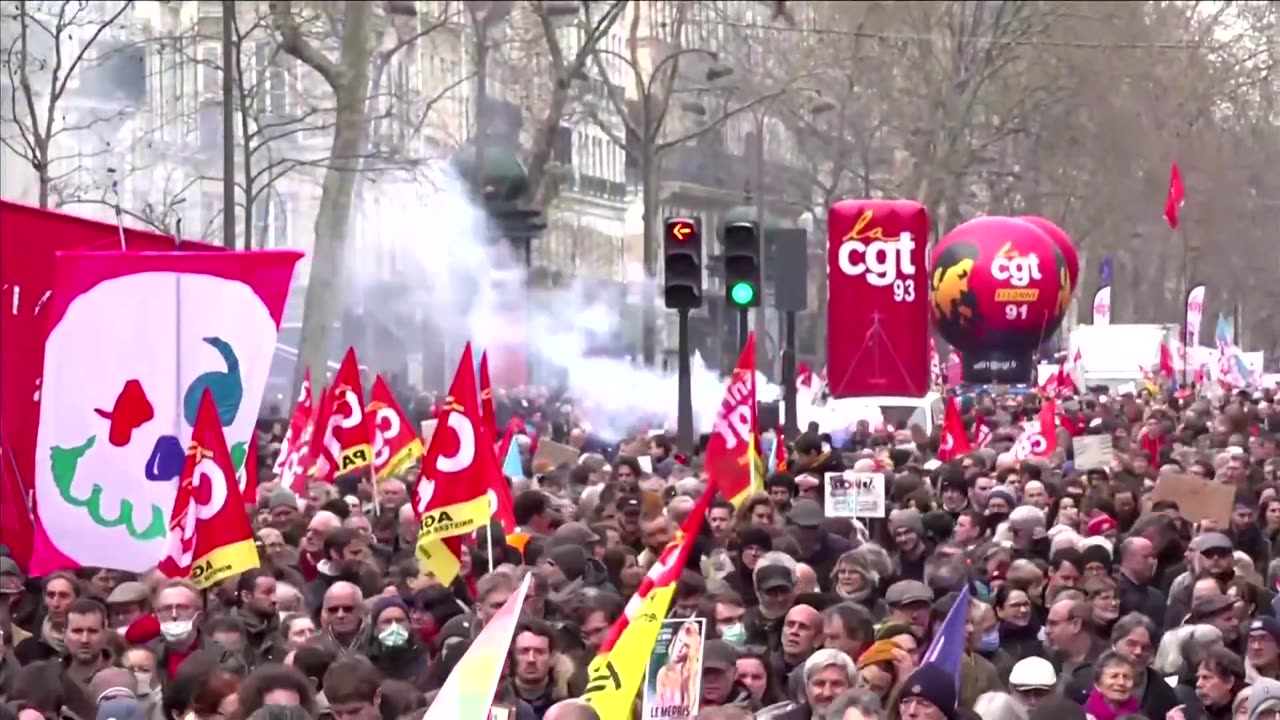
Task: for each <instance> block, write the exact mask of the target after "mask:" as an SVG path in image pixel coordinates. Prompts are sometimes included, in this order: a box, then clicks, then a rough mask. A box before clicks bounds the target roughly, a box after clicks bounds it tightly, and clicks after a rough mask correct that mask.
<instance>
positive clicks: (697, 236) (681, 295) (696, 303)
mask: <svg viewBox="0 0 1280 720" xmlns="http://www.w3.org/2000/svg"><path fill="white" fill-rule="evenodd" d="M700 225H701V223H699V222H698V219H697V218H688V217H674V218H667V219H666V221H665V223H664V226H663V234H662V238H663V240H662V247H663V254H662V256H663V265H662V269H663V273H662V276H663V279H664V282H665V291H666V292H665V295H666V299H667V307H668V308H669V309H672V310H692V309H694V308H700V307H702V229H701V227H699V226H700Z"/></svg>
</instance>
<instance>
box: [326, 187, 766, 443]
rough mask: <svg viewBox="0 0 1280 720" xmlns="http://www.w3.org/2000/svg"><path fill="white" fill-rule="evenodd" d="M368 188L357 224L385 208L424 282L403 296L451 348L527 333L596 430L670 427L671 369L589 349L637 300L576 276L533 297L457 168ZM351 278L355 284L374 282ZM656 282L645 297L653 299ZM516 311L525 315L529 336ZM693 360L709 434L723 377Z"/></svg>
mask: <svg viewBox="0 0 1280 720" xmlns="http://www.w3.org/2000/svg"><path fill="white" fill-rule="evenodd" d="M367 193H377V195H378V197H377V203H376V204H377V209H374V208H372V207H369V206H368V202H367V200H366V201H365V202H362V203H361V206H360V207H358V208H357V212H356V216H355V218H354V221H355V222H357V223H359V222H368V221H371V213H380V214H381V216H380V217H378V218H377V222H376V224H377V225H378V226H379V231H380V232H381V234H382V236H383V237H386V238H394V240H392V241H394V242H402V243H404V245H403V247H402V250H403V252H402V254H401V257H402V258H405V257H407V258H408V261H407V264H406V265H405V266H403V267H397V268H396V272H398V273H403V274H404V275H405V276H407V277H411V278H415V277H416V278H420V279H421V282H420V283H419V289H420V292H419V293H416V294H414V295H412V296H407V297H406V298H405V302H413V303H417V304H418V307H419V308H429V309H430V314H431V322H432V323H433V324H434V325H435V328H436V331H437V332H438V333H439V335H440V336H442V337H443V338H445V342H446V343H447V345H446V346H447V347H448V348H450V349H451V350H452V351H454V352H461V350H462V346H463V343H464V342H466V341H467V340H470V341H472V342H473V343H474V344H476V345H478V346H479V347H487V346H493V345H496V344H499V343H500V341H503V340H507V339H509V338H512V337H517V338H518V337H520V336H522V335H523V336H525V337H526V339H527V340H528V346H527V347H528V349H529V352H530V353H531V354H534V355H536V356H537V358H538V361H539V362H540V364H541V366H542V367H548V366H551V367H555V368H560V369H562V370H563V371H564V377H565V379H566V382H567V385H568V389H569V394H570V396H571V397H572V398H573V399H574V400H575V401H576V403H577V405H578V406H579V407H580V408H581V409H582V412H583V414H584V415H585V416H586V418H587V421H588V423H589V424H590V425H591V428H592V430H594V431H595V432H598V433H600V434H602V435H604V436H605V437H610V438H619V437H622V436H623V435H624V434H626V433H627V431H628V430H630V429H631V428H632V427H634V426H635V424H636V423H637V422H640V421H642V419H645V418H648V419H656V420H658V421H659V422H663V423H665V424H666V425H667V426H668V427H670V428H672V429H674V427H675V412H676V376H675V373H674V372H671V373H667V372H663V371H661V370H655V369H651V368H644V367H640V366H638V365H637V364H635V363H633V362H631V361H629V360H626V359H619V358H614V357H600V356H593V355H591V354H590V352H589V349H590V347H591V346H592V345H593V343H598V339H599V338H602V337H610V336H612V335H613V333H615V331H616V330H617V328H618V326H619V324H620V322H621V318H623V317H624V316H626V315H627V314H629V313H631V314H634V313H637V312H638V308H636V306H634V305H633V306H631V307H626V302H625V300H622V299H620V298H618V297H616V296H615V297H605V298H601V297H600V296H599V294H598V293H592V292H590V291H589V289H588V288H587V287H586V286H585V285H584V284H582V283H577V282H575V283H573V284H572V285H571V286H569V287H567V288H565V289H563V290H559V291H555V292H553V293H550V294H544V293H540V294H539V295H538V296H537V297H536V298H535V299H531V298H530V295H529V294H528V293H527V291H526V290H525V277H526V273H525V268H524V266H523V258H513V257H512V256H511V252H510V248H509V247H508V246H507V245H505V244H498V245H493V244H491V243H490V242H488V240H487V237H488V231H487V228H486V220H485V217H484V214H483V212H482V211H481V210H480V209H479V208H477V207H476V206H475V205H473V204H472V202H471V201H470V199H469V197H468V193H467V191H466V188H465V187H464V185H463V183H462V182H461V181H460V179H459V178H458V177H457V176H456V175H454V174H453V173H452V172H442V173H441V176H440V177H438V178H436V179H435V181H434V182H432V183H430V184H428V183H409V182H402V183H386V182H379V183H377V184H375V185H369V186H367V188H366V197H368V196H367ZM388 211H390V214H388ZM535 242H537V241H536V240H535ZM353 266H354V264H352V265H349V267H353ZM353 280H355V282H356V284H357V285H359V284H361V283H362V282H367V280H368V279H367V278H364V279H362V278H359V277H357V278H353ZM651 285H652V283H651V282H650V287H647V288H645V289H644V290H645V291H643V292H640V293H639V296H640V297H646V298H647V297H654V296H655V289H654V288H653V287H652V286H651ZM512 309H515V310H517V311H521V312H527V316H526V318H525V321H526V322H527V323H528V324H527V326H526V327H527V332H526V329H525V328H521V327H519V318H518V316H515V315H513V313H512V312H511V310H512ZM490 362H491V363H493V362H494V357H492V356H491V358H490ZM692 366H693V381H692V387H693V408H694V418H695V419H694V425H695V428H696V429H697V430H698V431H701V432H706V431H708V430H710V429H711V425H712V424H713V422H714V420H715V414H716V410H717V408H718V407H719V405H720V402H721V400H722V398H723V396H724V387H725V382H724V381H723V380H722V379H721V378H720V377H718V375H717V373H716V372H714V371H713V370H711V369H710V368H708V367H706V365H705V364H704V363H703V362H702V359H701V358H700V357H697V356H695V357H694V358H693V360H692ZM495 372H496V369H495ZM759 381H760V383H761V384H760V385H758V387H760V388H761V390H760V399H761V400H767V399H772V395H773V394H775V393H776V389H775V388H771V387H768V386H766V385H765V384H764V378H763V376H759Z"/></svg>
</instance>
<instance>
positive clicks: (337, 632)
mask: <svg viewBox="0 0 1280 720" xmlns="http://www.w3.org/2000/svg"><path fill="white" fill-rule="evenodd" d="M320 627H321V629H322V630H324V632H325V634H326V635H328V636H329V637H330V638H332V639H333V641H334V642H336V643H337V644H338V647H340V648H343V649H345V650H358V649H359V648H358V647H357V646H358V645H359V644H360V642H361V639H362V635H363V634H362V633H361V629H362V628H363V627H364V594H363V593H361V592H360V588H358V587H356V586H355V585H353V584H351V583H349V582H346V581H342V580H339V581H338V582H336V583H334V584H333V585H332V586H330V587H329V590H328V591H327V592H326V593H325V594H324V602H323V603H322V605H321V607H320Z"/></svg>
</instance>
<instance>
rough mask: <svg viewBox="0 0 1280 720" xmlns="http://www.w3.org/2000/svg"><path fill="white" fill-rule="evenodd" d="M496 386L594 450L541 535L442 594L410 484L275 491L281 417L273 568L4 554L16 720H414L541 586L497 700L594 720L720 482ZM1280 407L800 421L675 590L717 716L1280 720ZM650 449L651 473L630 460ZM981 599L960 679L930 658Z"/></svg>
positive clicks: (559, 432)
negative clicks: (849, 506)
mask: <svg viewBox="0 0 1280 720" xmlns="http://www.w3.org/2000/svg"><path fill="white" fill-rule="evenodd" d="M496 399H497V402H498V407H499V415H500V422H501V423H502V424H503V425H505V424H506V422H507V421H508V420H509V419H510V418H511V417H516V416H518V417H520V418H522V420H523V426H524V428H525V429H526V430H527V432H529V433H530V434H533V435H535V436H536V437H542V438H555V439H557V440H559V441H563V442H565V443H566V444H569V445H571V446H573V447H575V448H577V449H579V450H581V451H583V452H582V455H581V456H580V458H579V459H578V461H577V462H576V463H569V464H561V465H559V466H550V465H549V463H547V462H545V461H542V460H536V461H535V460H534V458H533V457H531V456H530V453H528V449H529V448H530V446H531V443H530V442H528V441H521V448H522V449H523V450H525V452H526V455H525V463H526V468H525V475H526V476H527V477H528V478H530V479H524V478H517V479H515V480H513V488H512V490H513V497H514V512H515V517H516V522H517V524H518V526H519V527H518V528H517V530H516V532H514V533H512V534H510V535H507V536H503V535H501V533H500V529H499V530H498V531H497V532H496V533H495V535H496V537H494V538H493V539H492V542H491V543H490V542H477V543H475V544H474V545H469V546H466V547H465V549H464V553H463V557H462V558H461V560H462V568H461V576H460V577H459V578H458V579H457V580H456V581H455V582H453V583H452V584H451V585H449V586H447V587H446V586H441V585H440V584H439V583H438V582H436V580H435V579H434V578H433V577H432V576H430V575H429V574H424V573H422V572H421V571H420V569H419V566H418V563H417V560H416V558H415V555H414V546H415V542H416V539H417V534H418V529H419V528H418V523H417V522H416V520H415V516H414V513H413V510H412V508H411V507H410V506H409V505H408V504H407V500H408V496H409V486H408V485H407V483H408V482H411V480H412V478H413V477H415V476H416V473H414V472H410V473H409V474H408V475H406V476H405V477H404V478H392V479H387V480H384V481H382V482H380V483H379V486H378V487H377V488H376V489H375V488H374V487H373V486H372V485H371V483H370V481H369V480H368V479H367V478H364V477H359V476H350V477H342V478H339V479H338V481H337V482H336V483H334V484H322V483H316V484H313V485H311V486H310V487H309V488H308V491H307V493H306V497H304V498H299V497H297V496H296V495H295V494H294V493H292V492H290V491H289V490H286V489H282V488H280V487H279V486H278V484H276V483H274V482H271V481H270V474H269V470H270V465H271V464H272V461H273V456H272V452H273V450H274V449H276V448H278V444H279V434H280V433H281V432H282V428H283V423H271V422H267V423H264V424H263V425H262V426H261V428H262V429H261V430H260V436H259V441H260V443H261V448H262V460H263V468H262V470H263V473H262V475H261V479H262V482H261V484H260V486H259V491H258V502H257V504H256V507H254V508H252V509H251V510H252V512H253V520H254V523H255V530H256V537H257V540H258V546H259V553H260V556H261V561H262V567H261V568H260V569H255V570H252V571H249V572H245V573H243V574H241V575H239V576H237V577H235V578H232V579H229V580H227V581H225V582H223V583H221V584H220V585H218V586H216V587H214V588H211V589H209V590H207V591H200V590H197V589H196V588H195V586H194V585H192V584H190V583H189V582H187V581H185V580H173V579H166V578H164V577H162V576H161V575H159V573H157V572H154V571H153V572H149V573H144V574H141V575H138V576H134V575H131V574H127V573H122V572H119V571H115V570H110V569H99V568H81V569H79V570H77V571H75V572H74V573H71V572H59V573H53V574H50V575H47V576H44V577H38V578H37V577H27V576H26V575H25V574H24V573H23V570H22V568H21V567H19V565H18V564H17V563H16V562H14V561H13V560H12V559H11V558H9V557H0V698H2V699H3V700H4V703H3V705H0V713H3V718H0V720H8V718H10V717H11V716H13V717H17V718H20V720H57V719H58V718H76V719H78V720H91V719H92V718H98V719H100V720H241V719H243V718H255V720H307V719H308V718H323V717H331V718H333V719H334V720H401V719H410V720H411V719H412V718H420V717H421V716H422V714H423V713H424V712H425V709H426V708H427V707H428V706H429V705H430V703H431V702H432V700H433V697H434V694H435V693H436V692H437V691H438V690H439V688H440V686H441V685H442V683H443V681H444V680H445V678H446V677H447V676H448V674H449V672H450V671H451V670H452V668H453V667H454V665H455V664H456V663H457V662H458V659H459V658H460V657H461V655H462V653H463V652H464V651H465V650H466V649H467V647H468V646H469V645H470V642H471V641H472V640H473V639H474V638H475V637H476V636H477V633H478V632H479V630H480V629H481V628H482V627H483V626H484V625H485V623H486V622H487V621H489V619H490V618H492V617H493V615H494V614H495V613H496V612H497V611H498V610H499V609H500V608H501V607H502V606H503V605H504V603H505V602H506V601H507V599H508V598H509V597H510V596H511V595H512V593H513V592H515V591H516V589H517V587H518V586H519V585H520V583H521V582H522V580H523V579H524V578H525V576H526V575H532V582H531V585H530V589H529V594H528V597H527V599H526V601H525V604H524V607H523V611H522V617H521V620H520V622H519V625H518V627H517V629H516V632H515V636H514V641H513V643H512V647H511V651H510V657H509V661H508V665H507V668H506V670H505V671H504V679H503V681H502V683H501V684H500V687H499V691H498V695H497V697H496V698H495V700H494V703H495V706H502V707H505V708H509V709H510V711H511V715H510V717H514V718H519V719H520V720H527V719H528V718H544V719H546V720H566V719H579V718H580V719H583V720H590V719H591V718H597V717H599V716H598V714H597V713H596V711H595V710H593V709H592V708H591V707H590V706H588V705H587V704H585V703H583V702H582V701H580V700H578V699H577V698H579V697H580V696H581V695H582V694H583V691H584V687H585V684H586V679H587V677H586V676H587V672H586V671H587V665H588V663H589V662H590V660H591V658H592V657H594V655H595V653H596V651H597V649H598V648H599V647H600V645H601V643H602V642H603V641H604V639H605V636H606V633H607V632H608V629H609V627H610V626H611V624H612V623H613V621H614V620H615V619H617V618H618V617H619V616H620V615H621V614H622V612H623V608H624V605H625V603H626V601H627V599H628V598H629V597H631V595H632V593H634V592H635V590H636V589H637V587H638V586H639V584H640V581H641V578H642V577H643V576H644V573H645V571H646V569H647V567H648V566H649V565H650V564H652V563H653V562H654V561H655V559H656V558H657V556H658V554H659V553H661V552H662V550H663V549H664V548H665V547H667V545H668V544H669V543H670V542H672V540H673V539H674V538H675V535H676V531H677V529H678V528H679V527H680V525H681V523H682V522H683V521H684V520H685V518H686V517H687V516H688V515H689V514H690V513H691V512H692V511H693V509H694V503H695V499H696V498H698V497H699V496H700V495H701V493H702V490H703V488H704V487H705V483H706V482H707V477H706V473H705V471H704V470H703V468H702V467H701V464H700V462H701V460H700V457H699V456H698V455H697V454H695V455H694V456H693V457H683V456H678V455H677V454H676V453H675V451H674V449H673V445H672V441H671V439H670V438H669V437H668V436H666V435H663V434H661V433H658V434H651V433H649V432H647V431H641V432H639V433H638V434H637V436H636V437H635V438H632V439H631V440H632V442H631V443H619V442H614V443H610V442H606V441H601V440H599V439H597V438H593V437H591V436H590V434H589V433H586V432H584V431H583V430H582V429H581V428H580V427H579V425H580V422H581V419H580V418H578V417H576V415H575V412H574V409H573V407H572V406H571V405H570V404H569V403H567V402H565V401H564V399H563V398H559V397H556V396H554V395H553V394H550V393H546V392H541V391H529V392H523V393H516V392H513V393H511V394H510V395H507V394H506V393H499V397H498V398H496ZM1274 401H1275V397H1274V393H1273V392H1272V391H1266V392H1261V393H1257V394H1250V393H1240V394H1237V395H1234V396H1231V397H1228V398H1226V399H1225V401H1223V402H1220V403H1217V404H1214V403H1210V402H1208V401H1205V400H1195V399H1190V398H1179V397H1152V396H1150V395H1148V394H1146V393H1143V394H1140V395H1137V396H1134V395H1120V396H1108V395H1107V394H1105V390H1098V391H1093V392H1088V393H1084V394H1082V395H1081V396H1080V397H1078V398H1075V399H1072V400H1070V401H1068V402H1064V403H1061V405H1060V407H1061V412H1062V420H1061V426H1062V427H1061V428H1060V429H1059V430H1058V434H1059V436H1060V438H1059V442H1058V443H1057V447H1058V448H1060V449H1059V450H1058V451H1056V452H1055V454H1054V456H1052V457H1047V458H1032V459H1029V460H1024V461H1021V462H1019V461H1017V460H1016V459H1015V457H1014V454H1013V453H1012V452H1011V448H1012V447H1013V444H1014V440H1015V437H1016V434H1017V432H1018V430H1017V428H1018V427H1019V423H1020V422H1021V421H1022V420H1027V419H1034V418H1035V417H1036V413H1037V411H1038V408H1037V407H1036V405H1037V403H1038V400H1037V399H1036V398H1035V397H1034V396H1027V397H1013V396H1000V397H993V396H990V395H987V394H980V395H976V396H971V397H966V398H964V399H963V401H962V408H963V412H964V417H965V422H966V424H967V425H969V426H970V427H972V426H973V425H974V424H975V423H983V424H985V425H987V426H988V427H989V428H990V429H991V430H992V431H993V436H992V440H991V442H990V444H989V445H988V446H987V447H984V448H982V449H979V450H976V451H974V452H972V453H969V454H967V455H965V456H964V457H963V458H960V459H958V460H954V461H951V462H947V463H940V462H938V461H937V460H936V457H935V456H936V453H937V448H938V440H939V439H938V436H937V433H936V432H935V433H934V434H933V436H932V437H929V436H928V435H927V434H926V433H924V432H923V431H922V429H921V428H906V429H898V430H894V429H891V428H889V427H874V426H871V425H870V424H868V423H860V424H859V425H858V426H856V427H855V428H854V429H853V431H852V432H851V433H849V434H848V435H847V436H841V438H840V441H841V442H840V444H841V446H840V447H834V448H833V447H832V445H831V437H830V436H826V435H822V434H820V433H818V432H817V431H816V429H815V428H810V429H808V430H807V431H806V432H803V433H801V434H799V435H798V436H797V437H796V438H794V439H793V441H792V442H791V443H790V444H789V447H788V453H787V469H786V471H779V472H776V473H774V474H772V475H770V476H769V477H768V479H767V482H766V487H765V490H764V492H761V493H760V494H758V495H754V496H751V497H749V498H748V499H746V500H745V501H744V502H742V503H741V504H740V505H739V506H738V507H735V506H733V505H732V504H730V503H728V502H726V501H724V500H717V501H716V502H715V503H714V504H712V505H711V507H710V509H709V511H708V514H707V522H706V524H705V529H704V533H703V534H702V535H701V536H699V537H698V538H696V541H695V542H694V546H693V547H694V552H692V553H691V554H690V558H689V562H688V565H687V568H686V570H685V571H684V573H683V574H682V576H681V579H680V581H679V583H678V585H677V588H676V593H675V599H674V601H673V603H672V608H671V614H672V615H673V616H675V617H701V618H704V619H705V621H706V627H707V632H708V638H707V640H706V644H705V648H704V652H703V653H702V659H701V662H702V671H701V672H702V674H701V688H700V710H699V711H698V715H697V717H699V718H707V719H709V720H711V719H717V720H736V719H739V718H752V717H754V718H762V719H770V718H772V719H775V720H777V719H786V720H793V719H794V720H811V719H812V720H871V719H873V718H875V719H878V720H962V719H963V720H971V719H973V718H975V717H981V718H984V719H985V720H1028V719H1035V720H1041V719H1044V720H1049V719H1052V720H1078V719H1079V720H1082V719H1083V718H1085V717H1086V716H1089V717H1092V718H1093V719H1094V720H1135V719H1136V718H1147V719H1148V720H1201V719H1202V718H1204V719H1212V720H1226V719H1227V718H1235V720H1278V719H1280V616H1278V614H1277V612H1276V611H1277V610H1278V609H1280V599H1278V598H1280V596H1278V595H1277V589H1280V453H1277V438H1278V437H1280V413H1277V412H1276V411H1275V410H1274V409H1273V403H1274ZM433 404H435V402H434V400H433V399H431V398H425V399H422V400H421V401H414V402H413V403H412V406H413V407H415V408H416V409H415V410H413V411H412V412H413V413H415V414H421V415H425V416H429V415H430V413H431V406H432V405H433ZM273 434H274V436H273ZM1072 434H1076V435H1100V434H1107V435H1110V436H1111V439H1112V443H1111V446H1112V449H1113V455H1112V459H1111V462H1110V465H1109V466H1108V467H1093V468H1090V469H1089V470H1087V471H1081V470H1079V469H1077V468H1076V467H1075V461H1074V458H1073V457H1072V454H1071V448H1072V444H1071V435H1072ZM636 440H642V441H643V442H644V443H645V445H644V446H645V447H646V448H647V453H648V455H649V459H648V461H646V462H641V461H640V460H639V459H638V458H636V457H632V456H627V455H618V454H617V452H618V451H617V449H616V448H618V447H620V446H624V445H625V446H626V447H635V441H636ZM843 469H852V470H858V471H868V472H885V473H887V475H888V483H887V488H886V491H887V501H888V508H889V512H888V513H887V517H886V518H884V519H868V520H861V521H858V520H854V519H851V518H831V517H826V516H825V515H824V511H823V477H824V474H825V473H827V472H832V471H839V470H843ZM1175 477H1176V478H1183V479H1187V478H1190V479H1195V480H1203V481H1207V482H1211V483H1215V484H1223V485H1227V486H1230V487H1232V488H1234V491H1235V492H1234V502H1233V507H1232V509H1231V512H1230V515H1229V518H1223V519H1222V520H1221V521H1212V520H1207V519H1206V520H1202V521H1200V522H1192V521H1191V520H1190V519H1189V518H1192V517H1200V515H1201V513H1200V510H1201V508H1198V507H1196V508H1193V507H1183V505H1188V504H1189V503H1195V502H1196V497H1197V496H1196V495H1195V493H1194V492H1190V491H1189V492H1188V494H1186V495H1184V498H1183V499H1182V500H1178V499H1169V498H1168V497H1162V499H1158V500H1153V499H1152V498H1151V497H1150V496H1151V494H1152V491H1153V488H1155V486H1156V485H1157V483H1160V482H1161V481H1162V480H1164V479H1169V478H1175ZM1183 484H1184V486H1186V487H1193V488H1194V485H1195V484H1194V483H1183ZM490 547H491V548H492V550H491V551H490ZM965 588H967V589H968V591H969V592H968V597H969V598H970V600H969V606H968V608H967V611H968V614H967V625H966V627H965V630H966V637H965V648H964V650H965V652H964V659H963V662H962V665H961V669H960V673H959V678H958V682H957V678H956V677H954V676H952V675H948V674H946V673H943V672H941V671H940V670H939V668H938V667H936V666H935V665H932V664H929V663H922V655H923V654H924V652H925V650H926V648H928V646H929V643H930V641H931V639H932V637H933V634H934V632H935V630H936V628H937V626H938V624H939V623H940V621H941V620H942V618H943V617H945V616H946V615H947V613H948V611H949V610H950V609H951V608H952V606H953V605H955V603H956V601H957V598H958V593H959V592H960V591H962V590H963V589H965ZM603 720H627V719H626V718H604V719H603Z"/></svg>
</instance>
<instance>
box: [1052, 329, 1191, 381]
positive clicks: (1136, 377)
mask: <svg viewBox="0 0 1280 720" xmlns="http://www.w3.org/2000/svg"><path fill="white" fill-rule="evenodd" d="M1178 333H1179V328H1178V326H1177V325H1172V324H1149V325H1144V324H1136V323H1135V324H1122V325H1078V326H1076V328H1075V329H1074V330H1072V331H1071V341H1070V350H1068V352H1067V362H1071V361H1072V360H1073V359H1074V358H1075V357H1076V351H1077V350H1079V351H1080V364H1081V365H1082V366H1083V375H1084V383H1085V386H1086V387H1088V386H1094V385H1106V386H1107V387H1109V388H1111V389H1112V390H1115V389H1116V388H1118V387H1120V386H1122V385H1127V384H1129V383H1134V384H1136V385H1137V387H1142V379H1143V371H1144V370H1150V369H1152V368H1153V367H1158V366H1159V363H1160V346H1162V345H1168V346H1170V348H1172V347H1173V345H1174V343H1173V341H1174V340H1176V339H1177V337H1178Z"/></svg>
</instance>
